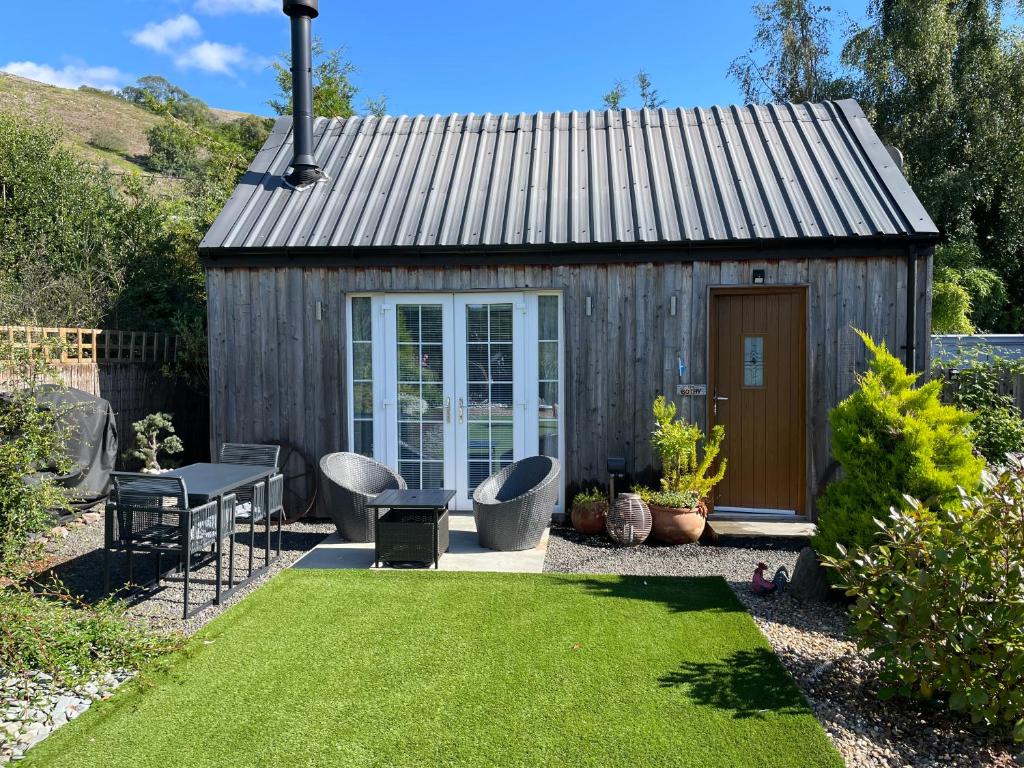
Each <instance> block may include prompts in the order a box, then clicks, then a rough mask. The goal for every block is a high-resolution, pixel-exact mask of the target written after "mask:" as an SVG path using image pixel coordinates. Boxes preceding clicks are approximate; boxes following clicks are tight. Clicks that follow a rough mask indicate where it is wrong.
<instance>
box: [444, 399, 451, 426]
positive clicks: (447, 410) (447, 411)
mask: <svg viewBox="0 0 1024 768" xmlns="http://www.w3.org/2000/svg"><path fill="white" fill-rule="evenodd" d="M444 423H445V424H451V423H452V399H451V398H450V397H446V398H445V399H444Z"/></svg>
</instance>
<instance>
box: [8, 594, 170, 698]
mask: <svg viewBox="0 0 1024 768" xmlns="http://www.w3.org/2000/svg"><path fill="white" fill-rule="evenodd" d="M122 614H123V608H121V607H120V606H119V605H118V604H117V603H116V602H114V601H112V600H105V601H103V602H101V603H99V604H97V605H91V606H90V605H87V604H85V603H82V602H80V601H77V600H76V599H75V598H73V597H72V596H71V595H70V594H68V592H67V590H65V589H64V588H63V587H61V586H59V585H53V586H51V587H50V588H49V589H48V590H47V591H45V592H43V593H39V592H34V591H31V590H29V589H26V588H19V587H9V588H6V589H2V590H0V627H2V630H0V668H3V669H5V670H8V671H9V672H13V673H23V672H28V671H40V672H46V673H47V674H50V675H52V676H53V677H54V679H56V680H57V681H58V682H59V683H62V684H70V685H74V684H77V683H80V682H82V681H83V680H85V679H87V678H88V677H89V676H90V675H92V674H94V673H96V672H106V671H109V670H112V669H137V668H139V667H141V666H142V664H143V663H145V662H146V661H148V660H149V659H151V658H153V657H154V656H156V655H158V654H161V653H164V652H166V651H167V650H169V649H170V648H172V647H174V646H175V645H176V644H178V642H179V640H178V638H176V637H174V636H162V635H154V634H150V633H148V632H147V631H146V629H145V628H144V627H142V626H140V625H137V624H134V623H132V622H131V621H129V620H128V619H125V618H124V616H123V615H122Z"/></svg>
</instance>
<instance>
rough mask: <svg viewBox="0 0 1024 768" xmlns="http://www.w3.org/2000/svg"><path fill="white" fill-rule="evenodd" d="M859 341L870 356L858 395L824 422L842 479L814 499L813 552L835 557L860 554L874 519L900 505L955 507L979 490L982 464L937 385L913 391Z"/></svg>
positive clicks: (880, 349)
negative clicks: (839, 550)
mask: <svg viewBox="0 0 1024 768" xmlns="http://www.w3.org/2000/svg"><path fill="white" fill-rule="evenodd" d="M857 333H858V335H859V336H860V337H861V339H862V340H863V341H864V344H865V345H866V346H867V348H868V351H869V352H870V353H871V361H870V364H869V367H868V372H867V373H866V374H864V375H862V376H860V377H859V378H858V383H859V387H858V389H857V390H856V391H855V392H854V393H853V394H852V395H850V396H849V397H848V398H846V399H845V400H844V401H843V402H841V403H840V404H839V405H838V406H836V407H835V408H834V409H833V410H832V413H831V414H830V416H829V421H830V423H831V425H832V455H833V456H834V457H835V458H836V460H837V461H838V462H839V464H840V465H841V466H842V476H841V477H840V478H839V479H838V480H836V481H835V482H833V483H832V484H831V485H829V487H828V488H826V489H825V493H824V494H822V497H821V499H820V500H819V514H818V520H817V524H818V533H817V534H816V535H815V537H814V542H813V543H814V546H815V549H817V551H818V552H819V553H820V554H823V555H832V554H835V552H836V544H843V545H845V546H847V547H850V546H855V545H856V546H860V547H865V546H867V545H869V544H870V543H871V538H872V535H873V533H874V531H875V524H874V522H873V521H874V519H875V518H876V517H878V516H879V515H882V514H884V513H885V510H887V509H889V508H891V507H894V506H898V505H900V504H901V503H902V500H903V497H904V495H910V496H913V497H915V498H918V499H922V500H923V502H924V504H925V506H926V507H927V508H928V509H932V510H935V509H939V508H941V507H942V506H943V505H948V504H950V503H955V502H956V499H957V488H958V486H959V487H964V488H969V489H972V490H973V489H974V488H976V487H977V486H978V482H979V479H980V477H981V470H982V467H983V466H984V461H983V460H982V459H980V458H978V457H976V456H975V455H974V452H973V451H974V449H973V446H972V445H971V440H970V427H969V425H970V422H971V415H970V414H968V413H966V412H964V411H961V410H959V409H958V408H955V407H953V406H951V405H944V404H943V403H942V402H941V401H940V399H939V393H940V391H941V389H942V383H941V382H940V381H930V382H928V383H926V384H923V385H921V386H920V387H917V386H916V384H917V382H918V379H919V378H920V375H919V374H912V373H908V372H907V369H906V368H905V367H904V366H903V363H902V362H900V361H899V360H898V359H897V358H896V357H894V356H893V355H892V354H891V353H890V352H889V351H888V349H886V347H885V344H884V343H881V344H876V343H875V342H873V341H872V340H871V338H870V337H869V336H868V335H867V334H865V333H862V332H861V331H857Z"/></svg>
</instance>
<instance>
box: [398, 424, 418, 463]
mask: <svg viewBox="0 0 1024 768" xmlns="http://www.w3.org/2000/svg"><path fill="white" fill-rule="evenodd" d="M398 457H399V458H400V459H403V460H409V461H415V460H416V459H418V458H420V425H419V424H418V423H416V422H404V423H400V424H399V425H398Z"/></svg>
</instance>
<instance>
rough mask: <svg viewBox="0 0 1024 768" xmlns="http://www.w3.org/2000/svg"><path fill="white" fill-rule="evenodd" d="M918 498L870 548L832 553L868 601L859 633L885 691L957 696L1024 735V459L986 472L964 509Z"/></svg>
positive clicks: (843, 575)
mask: <svg viewBox="0 0 1024 768" xmlns="http://www.w3.org/2000/svg"><path fill="white" fill-rule="evenodd" d="M907 501H908V502H909V507H907V508H905V509H904V510H903V511H896V510H895V509H894V510H893V511H892V514H891V516H890V518H889V520H888V521H887V522H886V523H881V522H878V524H879V526H880V527H881V532H880V533H879V534H878V537H877V539H876V541H875V543H874V544H873V545H872V546H870V547H869V548H868V549H867V550H866V551H859V550H852V551H851V552H849V553H843V554H842V556H841V557H839V558H829V557H825V558H823V562H824V563H825V565H826V566H828V567H830V568H832V569H834V571H835V573H836V574H837V575H838V579H839V583H840V585H841V586H842V587H844V588H845V589H846V591H847V594H848V595H850V596H853V597H855V598H856V602H855V603H854V606H853V608H852V612H853V621H854V624H853V627H854V632H855V633H856V634H857V636H858V642H859V643H860V644H861V646H863V647H865V648H869V649H870V650H871V655H872V657H873V658H875V659H878V660H879V661H880V662H881V675H882V680H883V683H884V684H885V686H886V687H885V688H884V689H883V690H882V691H881V695H882V697H890V696H893V695H901V696H921V697H924V698H930V697H932V696H933V695H937V694H941V695H943V696H948V704H949V707H950V708H951V709H953V710H956V711H961V712H966V713H968V714H969V715H970V717H971V719H972V720H973V721H974V722H975V723H985V724H987V725H990V726H998V727H1010V728H1012V729H1013V733H1014V737H1015V738H1017V739H1018V740H1024V465H1022V464H1021V463H1020V462H1019V461H1014V462H1012V464H1011V466H1010V467H1009V468H1007V469H1004V470H1002V471H1001V473H1000V474H999V475H998V476H997V475H992V474H989V473H985V481H984V487H983V489H982V490H981V491H980V492H975V493H966V492H965V493H964V494H963V496H962V500H961V503H960V505H959V507H957V508H953V509H950V510H941V511H939V512H938V513H937V514H935V513H932V512H931V511H930V510H928V509H927V508H926V507H924V505H922V504H921V502H919V501H915V500H912V499H909V498H908V500H907Z"/></svg>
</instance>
